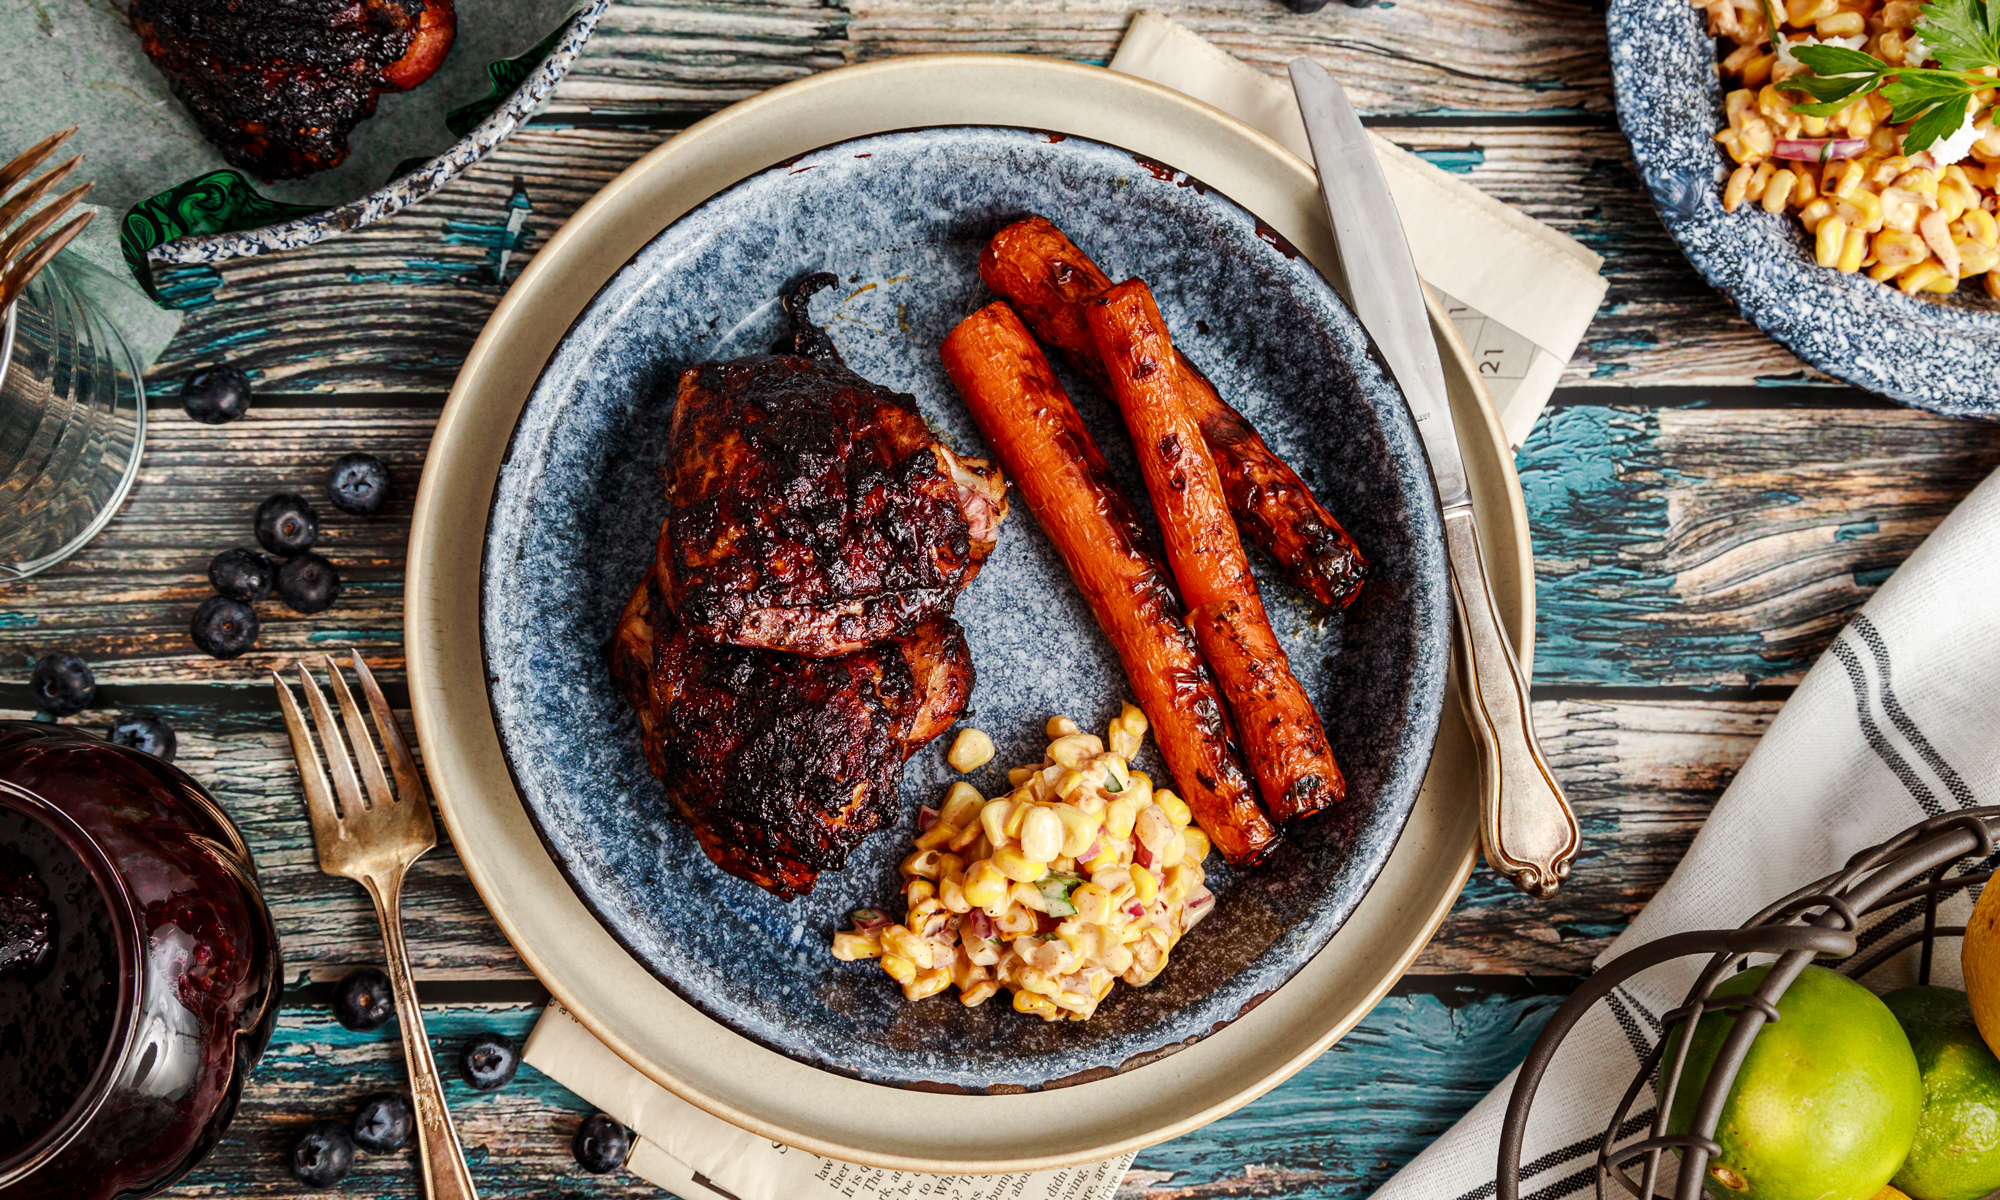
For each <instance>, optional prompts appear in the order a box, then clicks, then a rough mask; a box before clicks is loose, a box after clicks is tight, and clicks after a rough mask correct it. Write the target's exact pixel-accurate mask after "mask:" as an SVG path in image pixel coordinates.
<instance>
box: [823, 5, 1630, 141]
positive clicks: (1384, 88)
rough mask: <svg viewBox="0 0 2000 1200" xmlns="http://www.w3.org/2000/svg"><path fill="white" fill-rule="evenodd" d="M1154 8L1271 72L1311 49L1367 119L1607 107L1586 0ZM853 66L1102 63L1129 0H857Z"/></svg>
mask: <svg viewBox="0 0 2000 1200" xmlns="http://www.w3.org/2000/svg"><path fill="white" fill-rule="evenodd" d="M1146 7H1148V8H1153V9H1157V10H1158V11H1161V12H1164V13H1166V14H1167V15H1168V16H1171V17H1172V18H1173V19H1174V20H1176V21H1179V22H1180V23H1182V24H1184V25H1186V26H1188V27H1189V28H1191V29H1193V30H1194V31H1195V32H1196V33H1199V34H1200V35H1202V36H1203V37H1205V38H1207V39H1209V40H1210V41H1212V42H1214V43H1216V44H1217V45H1219V46H1221V47H1222V48H1223V49H1225V50H1228V51H1229V52H1230V53H1232V54H1235V55H1237V56H1238V57H1239V58H1242V59H1244V60H1246V61H1248V62H1250V63H1251V64H1252V65H1254V66H1256V67H1258V68H1259V69H1261V70H1264V71H1266V72H1268V73H1270V74H1273V75H1282V74H1283V72H1284V68H1285V64H1286V63H1287V62H1289V61H1290V60H1291V59H1293V58H1296V57H1298V56H1299V55H1302V54H1304V55H1310V56H1312V57H1313V58H1316V59H1318V60H1319V61H1320V62H1322V63H1324V64H1326V66H1327V69H1328V70H1331V71H1333V72H1334V73H1335V74H1336V75H1338V76H1339V77H1340V80H1341V82H1342V84H1343V85H1344V86H1346V87H1347V89H1348V90H1349V92H1350V93H1351V94H1352V95H1353V97H1354V102H1355V105H1356V106H1357V107H1358V108H1359V109H1360V110H1361V111H1362V112H1363V113H1364V114H1367V115H1370V116H1409V115H1417V114H1439V113H1463V112H1477V113H1482V114H1484V113H1500V112H1504V113H1555V112H1565V113H1566V112H1599V113H1602V112H1608V111H1609V108H1610V87H1609V82H1610V74H1609V71H1608V68H1607V65H1606V64H1607V63H1608V61H1609V60H1608V56H1607V52H1606V50H1605V43H1604V21H1603V17H1602V15H1601V14H1600V13H1599V12H1597V11H1595V10H1594V9H1593V8H1592V6H1590V5H1588V4H1584V3H1554V2H1545V3H1537V4H1531V5H1523V4H1516V3H1509V2H1507V0H1398V3H1395V4H1392V5H1375V4H1368V5H1366V6H1364V7H1350V6H1348V5H1345V4H1330V5H1328V6H1327V7H1325V8H1323V9H1321V10H1320V11H1319V12H1317V13H1313V14H1310V15H1304V16H1301V15H1297V14H1293V13H1290V12H1288V11H1286V9H1285V8H1284V7H1283V6H1282V5H1280V4H1278V3H1276V0H1172V2H1169V3H1162V4H1148V5H1147V6H1146ZM847 8H848V11H849V12H850V13H851V14H852V17H851V20H850V22H849V24H848V26H847V38H848V42H849V49H848V51H847V52H848V54H849V56H850V58H855V59H860V60H862V61H867V60H870V59H877V58H884V57H888V56H891V55H899V54H926V53H937V52H960V53H965V52H982V53H1028V54H1044V55H1051V56H1054V57H1058V58H1075V59H1082V60H1084V61H1086V62H1105V61H1108V60H1109V59H1110V57H1111V54H1112V52H1113V51H1114V50H1115V49H1116V48H1117V45H1118V40H1119V38H1121V37H1122V36H1124V32H1125V27H1126V25H1127V24H1128V23H1129V21H1130V19H1131V15H1130V12H1129V11H1128V10H1127V6H1125V5H1123V4H1117V5H1100V4H1091V5H1079V4H1074V3H1066V2H1064V0H985V2H982V3H974V4H965V3H959V4H951V5H939V4H927V3H924V2H923V0H849V3H848V5H847Z"/></svg>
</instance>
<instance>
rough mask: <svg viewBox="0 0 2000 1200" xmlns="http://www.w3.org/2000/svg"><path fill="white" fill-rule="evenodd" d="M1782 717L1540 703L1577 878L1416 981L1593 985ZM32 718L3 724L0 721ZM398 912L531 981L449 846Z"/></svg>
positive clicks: (339, 954)
mask: <svg viewBox="0 0 2000 1200" xmlns="http://www.w3.org/2000/svg"><path fill="white" fill-rule="evenodd" d="M128 690H132V689H128ZM213 690H214V691H216V692H221V693H223V694H224V697H225V699H226V701H227V702H226V703H224V704H221V705H217V704H209V705H202V704H199V703H192V704H191V703H169V704H166V705H162V706H160V710H161V711H163V712H164V714H165V715H166V716H167V718H168V720H170V721H171V722H172V723H173V725H174V727H175V730H176V732H177V733H178V735H179V739H180V754H179V757H178V758H177V759H176V762H177V763H178V764H179V765H180V766H181V767H182V768H183V769H185V770H186V771H187V772H188V773H189V774H191V775H193V776H194V777H195V778H196V779H197V780H199V781H200V782H201V783H202V784H203V785H204V786H206V787H207V788H209V789H210V790H211V791H212V792H213V793H214V794H215V796H216V798H217V799H218V800H219V801H220V802H221V803H222V805H223V807H224V808H225V809H226V810H227V811H228V812H229V813H230V815H231V816H232V817H233V818H234V819H235V820H236V822H237V824H238V825H239V826H240V827H241V828H242V830H243V834H244V837H245V838H246V839H247V840H248V841H249V843H250V847H251V853H252V854H253V855H254V857H255V858H256V861H257V865H258V870H259V873H260V876H261V878H262V879H263V883H264V890H265V895H266V898H267V900H268V901H269V903H270V905H271V909H272V913H273V916H274V919H275V920H276V922H277V927H278V932H279V936H280V937H281V938H282V939H283V941H284V948H285V966H286V971H287V974H288V978H290V979H291V980H292V981H294V982H295V983H297V982H329V981H332V980H335V979H338V978H340V977H341V976H343V975H345V974H346V973H347V972H348V971H349V970H351V969H352V968H354V967H357V966H365V965H369V964H372V963H377V962H379V960H380V956H381V951H380V944H381V943H380V933H379V931H378V928H377V926H376V923H375V914H374V910H373V909H372V908H370V907H369V906H368V903H367V901H366V900H365V899H364V898H363V896H362V893H361V891H360V889H359V888H357V887H355V886H354V885H353V884H351V883H349V882H348V881H346V880H343V879H331V878H328V877H326V876H323V875H321V874H320V873H319V869H318V866H317V864H316V861H315V859H314V856H313V848H312V839H311V834H310V832H309V831H308V829H307V827H306V823H305V818H304V807H303V805H304V801H303V799H302V798H301V795H300V792H299V785H298V776H297V773H296V771H295V769H294V767H293V765H292V759H291V750H290V746H289V743H288V742H287V741H286V739H285V734H284V729H283V725H282V723H281V722H280V720H279V718H278V715H277V713H276V709H275V702H274V701H272V700H270V699H269V698H268V696H267V693H265V692H264V691H262V690H261V689H260V690H258V691H256V692H253V693H247V694H244V695H240V696H230V695H228V693H226V692H224V690H223V689H213ZM119 707H120V706H119V705H115V704H107V705H106V706H105V707H104V708H103V709H102V710H99V711H92V712H89V713H85V714H83V715H82V716H80V717H78V718H75V719H74V720H75V723H78V724H81V725H83V726H85V727H86V728H93V729H97V730H100V731H101V730H103V729H105V728H106V727H108V726H109V724H110V723H111V721H112V720H113V719H114V715H115V713H116V712H117V711H118V710H119ZM1776 709H1777V704H1776V702H1773V701H1746V702H1732V701H1719V700H1702V701H1635V700H1618V701H1604V702H1598V701H1589V700H1564V701H1560V702H1543V703H1540V704H1538V705H1537V706H1536V710H1535V711H1536V719H1537V721H1538V723H1539V726H1540V729H1541V731H1542V735H1543V737H1544V739H1545V742H1546V745H1547V749H1548V751H1549V754H1550V759H1551V762H1552V763H1553V764H1554V765H1555V768H1556V772H1557V774H1558V775H1559V776H1560V777H1561V779H1562V780H1563V783H1564V784H1565V786H1566V787H1567V788H1568V789H1569V792H1570V796H1571V798H1572V799H1573V800H1574V801H1575V803H1576V805H1577V807H1578V811H1579V814H1580V817H1581V819H1582V821H1583V825H1584V834H1585V840H1586V849H1585V852H1584V854H1583V856H1582V858H1581V859H1580V860H1579V861H1578V864H1577V868H1576V875H1575V878H1574V879H1573V880H1572V882H1571V883H1570V884H1569V885H1568V886H1567V887H1565V888H1564V889H1563V891H1562V893H1561V894H1560V895H1559V896H1558V897H1557V898H1556V899H1555V900H1554V901H1553V902H1551V903H1547V904H1537V905H1531V906H1530V905H1523V904H1522V903H1521V902H1520V897H1519V896H1518V895H1516V894H1515V893H1514V892H1513V891H1512V890H1511V889H1509V888H1508V887H1506V886H1504V885H1502V884H1499V883H1496V882H1495V881H1494V880H1493V879H1492V878H1491V877H1490V876H1488V875H1487V874H1486V873H1485V872H1484V871H1481V872H1479V873H1478V874H1476V875H1475V876H1474V878H1473V881H1472V883H1471V884H1470V885H1469V886H1468V887H1467V889H1466V892H1465V894H1464V896H1463V897H1461V898H1460V900H1459V902H1458V905H1457V907H1456V908H1455V909H1454V911H1453V913H1452V915H1451V917H1450V918H1449V919H1448V920H1447V922H1446V924H1445V926H1444V928H1443V930H1442V931H1441V932H1440V933H1439V935H1438V937H1437V938H1436V940H1435V941H1434V942H1433V943H1432V944H1431V945H1430V947H1428V948H1427V949H1426V950H1425V951H1424V954H1423V957H1422V959H1421V960H1420V961H1419V963H1418V964H1417V968H1416V969H1417V970H1418V971H1419V972H1421V973H1431V974H1440V973H1442V974H1464V973H1470V972H1503V973H1521V972H1531V973H1536V974H1556V975H1578V974H1583V973H1585V972H1587V970H1588V968H1589V963H1590V960H1591V959H1592V958H1593V957H1594V956H1595V955H1596V954H1597V953H1598V952H1600V951H1601V950H1602V949H1603V948H1604V946H1605V944H1606V943H1607V942H1608V941H1609V939H1610V938H1611V937H1613V936H1615V935H1616V934H1617V932H1618V931H1619V930H1620V929H1622V928H1623V927H1624V925H1625V922H1626V921H1627V920H1629V919H1630V918H1631V916H1632V914H1633V913H1635V912H1637V911H1638V909H1639V907H1640V906H1641V905H1643V904H1644V903H1645V901H1646V900H1647V899H1649V898H1650V897H1651V896H1652V894H1653V892H1654V891H1655V890H1657V889H1658V887H1659V885H1660V884H1661V882H1663V881H1664V880H1665V879H1666V877H1667V875H1668V874H1669V873H1670V872H1671V871H1672V869H1673V866H1674V864H1675V863H1676V862H1678V861H1679V859H1680V856H1681V854H1682V852H1683V851H1684V850H1685V849H1686V847H1687V843H1688V840H1689V839H1690V838H1692V837H1693V836H1694V832H1695V830H1696V829H1697V828H1699V826H1700V823H1701V821H1702V818H1703V817H1705V816H1706V815H1707V813H1708V809H1709V806H1710V805H1712V804H1713V803H1714V800H1715V797H1716V796H1717V795H1718V794H1719V793H1720V792H1721V790H1722V788H1723V787H1724V786H1726V784H1727V782H1728V780H1729V779H1730V778H1731V777H1732V776H1733V775H1734V773H1735V770H1736V767H1737V765H1738V764H1740V763H1741V762H1742V760H1743V758H1744V756H1745V755H1747V754H1748V753H1749V751H1750V749H1751V747H1752V746H1754V745H1755V743H1756V739H1757V737H1758V736H1759V735H1760V734H1761V733H1762V731H1763V727H1764V725H1765V724H1766V723H1767V722H1768V721H1769V719H1770V717H1771V715H1772V713H1774V712H1775V711H1776ZM24 715H26V714H25V713H22V712H20V711H19V710H13V711H8V710H5V709H0V717H19V716H24ZM404 720H405V728H408V727H409V726H408V718H407V716H406V717H405V719H404ZM440 834H441V835H442V834H443V830H442V829H441V830H440ZM404 912H405V920H406V921H407V923H408V930H409V940H410V946H411V953H412V955H413V958H414V960H415V963H416V967H417V971H418V974H419V975H420V976H421V977H422V978H423V979H425V980H428V981H489V982H490V981H520V980H526V979H528V978H529V975H528V973H527V970H526V968H525V967H523V966H522V965H521V963H520V961H519V960H518V959H517V958H516V957H515V955H514V952H513V949H512V947H510V946H509V945H508V944H507V942H506V940H505V939H504V938H503V937H502V935H501V934H500V932H499V930H498V928H497V927H496V926H495V925H494V924H493V919H492V917H491V916H490V915H489V914H488V913H487V912H486V910H485V908H484V907H483V906H482V905H481V903H480V900H479V896H478V894H477V893H476V892H475V891H474V890H473V888H472V885H471V883H470V881H468V880H467V879H466V877H465V870H464V867H463V866H462V865H461V864H460V863H459V861H458V858H457V856H456V855H455V854H454V853H453V852H452V849H451V846H450V844H449V839H448V838H447V839H446V841H445V844H442V845H440V846H439V847H438V849H437V850H436V851H434V852H432V853H431V854H430V855H428V856H426V857H425V858H424V859H423V861H422V862H420V863H419V864H418V866H417V868H416V870H415V872H414V874H413V875H412V879H411V895H410V898H409V901H408V903H407V904H406V906H405V909H404Z"/></svg>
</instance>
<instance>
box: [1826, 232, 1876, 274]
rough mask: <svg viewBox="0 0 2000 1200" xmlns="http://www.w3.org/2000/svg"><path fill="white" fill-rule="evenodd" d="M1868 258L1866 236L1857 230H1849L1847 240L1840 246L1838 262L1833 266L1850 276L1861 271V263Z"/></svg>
mask: <svg viewBox="0 0 2000 1200" xmlns="http://www.w3.org/2000/svg"><path fill="white" fill-rule="evenodd" d="M1867 257H1868V235H1867V234H1865V233H1863V232H1862V231H1861V230H1859V229H1855V230H1850V231H1849V232H1848V235H1847V239H1846V240H1845V241H1843V242H1842V243H1841V244H1840V261H1839V262H1837V263H1835V264H1834V266H1835V267H1836V268H1838V269H1839V270H1841V271H1842V272H1844V273H1846V274H1849V275H1852V274H1854V273H1855V272H1856V271H1859V270H1860V269H1861V263H1862V261H1863V260H1864V259H1866V258H1867Z"/></svg>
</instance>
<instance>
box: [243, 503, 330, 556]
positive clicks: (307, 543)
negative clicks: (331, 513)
mask: <svg viewBox="0 0 2000 1200" xmlns="http://www.w3.org/2000/svg"><path fill="white" fill-rule="evenodd" d="M318 537H319V514H318V513H316V512H314V511H313V506H312V505H310V504H307V503H306V498H305V497H304V496H298V495H294V494H292V493H291V492H279V493H278V494H277V495H275V496H273V497H271V498H270V499H269V500H266V501H264V503H263V504H261V505H259V506H258V508H257V544H258V545H260V546H262V547H264V549H266V550H269V551H270V552H271V553H273V554H276V555H279V556H280V557H283V558H290V557H291V556H292V555H294V554H299V553H302V552H304V551H306V550H309V549H311V548H312V544H313V541H314V539H316V538H318Z"/></svg>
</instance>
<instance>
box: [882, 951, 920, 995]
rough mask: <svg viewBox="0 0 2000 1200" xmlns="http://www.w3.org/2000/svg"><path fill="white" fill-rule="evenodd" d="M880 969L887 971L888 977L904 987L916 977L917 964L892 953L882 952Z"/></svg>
mask: <svg viewBox="0 0 2000 1200" xmlns="http://www.w3.org/2000/svg"><path fill="white" fill-rule="evenodd" d="M882 969H883V970H884V971H886V972H888V974H889V978H891V979H893V980H895V981H896V982H897V983H900V984H902V985H903V986H905V987H908V986H909V985H910V984H911V983H912V982H914V981H915V980H916V978H917V964H915V963H913V962H911V961H910V960H909V959H907V958H898V957H897V956H896V955H894V954H884V955H883V956H882Z"/></svg>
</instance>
